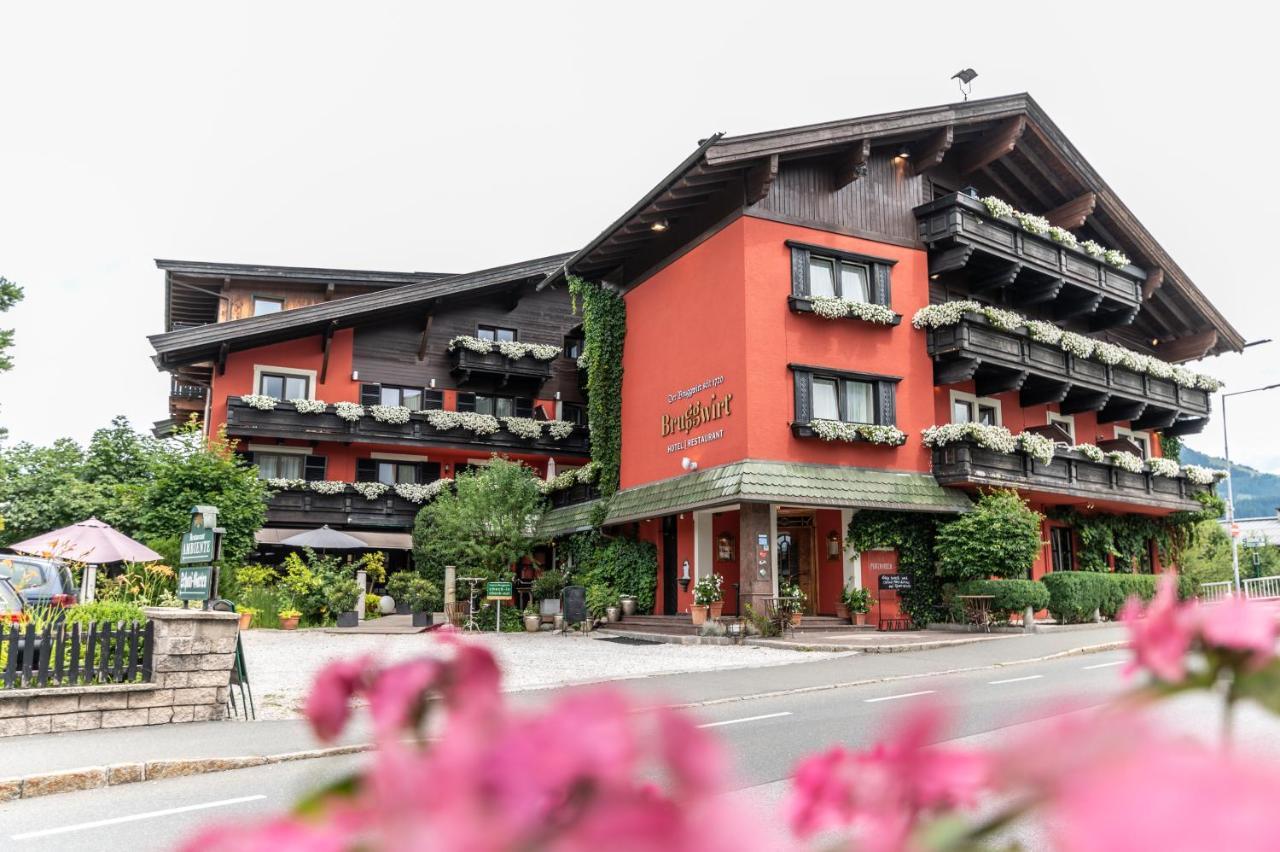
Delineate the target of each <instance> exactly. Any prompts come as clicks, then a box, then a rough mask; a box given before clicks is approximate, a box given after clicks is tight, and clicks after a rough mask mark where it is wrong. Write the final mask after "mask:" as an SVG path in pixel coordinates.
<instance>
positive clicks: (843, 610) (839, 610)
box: [836, 604, 850, 621]
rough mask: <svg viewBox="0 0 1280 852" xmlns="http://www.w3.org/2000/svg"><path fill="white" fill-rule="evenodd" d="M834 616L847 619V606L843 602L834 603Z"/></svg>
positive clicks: (843, 619)
mask: <svg viewBox="0 0 1280 852" xmlns="http://www.w3.org/2000/svg"><path fill="white" fill-rule="evenodd" d="M836 618H839V619H841V620H842V621H849V620H850V618H849V607H847V606H845V605H844V604H836Z"/></svg>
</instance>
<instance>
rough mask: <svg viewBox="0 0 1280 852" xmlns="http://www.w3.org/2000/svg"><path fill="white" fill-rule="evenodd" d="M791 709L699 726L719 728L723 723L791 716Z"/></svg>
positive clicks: (734, 723)
mask: <svg viewBox="0 0 1280 852" xmlns="http://www.w3.org/2000/svg"><path fill="white" fill-rule="evenodd" d="M790 715H791V711H789V710H788V711H785V712H783V713H766V714H764V715H763V716H748V717H746V718H745V719H729V720H727V721H725V722H708V723H707V724H705V725H699V726H698V727H699V728H718V727H720V726H721V725H737V724H739V723H741V722H758V721H760V720H761V719H777V718H778V717H779V716H790Z"/></svg>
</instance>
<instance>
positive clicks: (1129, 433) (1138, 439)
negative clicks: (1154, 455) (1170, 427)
mask: <svg viewBox="0 0 1280 852" xmlns="http://www.w3.org/2000/svg"><path fill="white" fill-rule="evenodd" d="M1116 437H1117V438H1130V439H1131V440H1132V441H1133V442H1134V443H1135V444H1137V445H1138V446H1139V447H1141V448H1142V457H1143V458H1144V459H1149V458H1151V433H1150V432H1145V431H1136V432H1135V431H1134V430H1133V429H1127V428H1125V427H1124V426H1117V427H1116Z"/></svg>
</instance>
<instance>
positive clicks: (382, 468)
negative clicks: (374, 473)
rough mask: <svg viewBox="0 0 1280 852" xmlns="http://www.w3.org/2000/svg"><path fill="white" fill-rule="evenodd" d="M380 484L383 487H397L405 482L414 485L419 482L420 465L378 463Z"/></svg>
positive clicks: (390, 462)
mask: <svg viewBox="0 0 1280 852" xmlns="http://www.w3.org/2000/svg"><path fill="white" fill-rule="evenodd" d="M377 481H378V482H381V483H382V484H383V485H396V484H397V483H401V482H405V483H409V484H411V485H412V484H414V483H416V482H417V481H418V465H416V464H414V463H413V462H394V461H380V462H378V479H377Z"/></svg>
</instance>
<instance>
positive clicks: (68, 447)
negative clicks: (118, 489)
mask: <svg viewBox="0 0 1280 852" xmlns="http://www.w3.org/2000/svg"><path fill="white" fill-rule="evenodd" d="M84 473H85V453H84V450H83V449H82V448H81V447H80V445H79V444H77V443H76V442H75V441H73V440H71V439H70V438H60V439H59V440H57V441H54V442H53V444H52V445H50V446H47V447H37V446H35V445H33V444H29V443H27V442H25V441H24V442H23V443H20V444H17V445H15V446H13V447H9V448H7V449H5V450H4V451H3V452H0V507H2V508H0V513H2V514H3V515H4V531H3V532H0V544H6V545H7V544H11V543H12V542H15V541H21V540H22V539H25V538H30V537H31V536H35V535H39V534H41V533H44V532H48V531H49V530H53V529H57V528H58V527H64V526H66V525H67V524H72V523H75V522H76V521H83V520H84V519H85V518H88V517H90V516H93V515H96V516H98V517H100V518H102V520H104V521H106V522H107V523H115V522H117V521H121V520H123V521H127V520H128V519H127V518H123V519H122V518H117V517H113V514H114V513H113V512H112V509H113V506H114V504H113V501H112V499H111V498H112V489H111V488H110V487H109V486H108V485H106V484H104V483H97V482H89V481H88V480H87V479H86V478H85V475H84ZM121 531H122V532H125V533H126V534H128V533H130V532H132V530H131V529H130V528H129V526H128V525H127V523H126V524H125V525H124V526H123V527H122V529H121Z"/></svg>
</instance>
